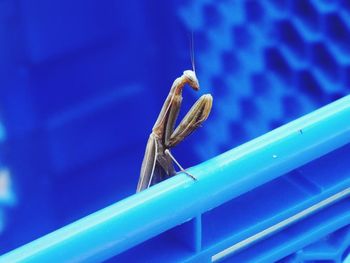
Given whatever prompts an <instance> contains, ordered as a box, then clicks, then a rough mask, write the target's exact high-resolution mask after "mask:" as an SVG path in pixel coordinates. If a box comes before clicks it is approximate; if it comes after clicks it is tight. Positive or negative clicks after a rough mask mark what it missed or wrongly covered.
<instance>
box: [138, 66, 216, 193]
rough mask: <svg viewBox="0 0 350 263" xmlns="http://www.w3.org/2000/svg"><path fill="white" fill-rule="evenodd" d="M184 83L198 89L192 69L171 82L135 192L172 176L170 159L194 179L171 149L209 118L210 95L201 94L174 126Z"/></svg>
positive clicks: (211, 98) (172, 169)
mask: <svg viewBox="0 0 350 263" xmlns="http://www.w3.org/2000/svg"><path fill="white" fill-rule="evenodd" d="M186 84H188V85H189V86H190V87H191V88H192V89H193V90H195V91H198V90H199V82H198V79H197V76H196V73H195V71H194V70H185V71H184V72H183V74H182V76H180V77H179V78H177V79H175V81H174V83H173V85H172V86H171V89H170V92H169V94H168V96H167V98H166V100H165V102H164V104H163V107H162V109H161V111H160V113H159V116H158V118H157V120H156V122H155V124H154V126H153V128H152V133H151V134H150V136H149V139H148V142H147V145H146V151H145V155H144V158H143V161H142V166H141V172H140V178H139V181H138V185H137V189H136V192H140V191H142V190H144V189H146V188H148V187H150V186H152V185H154V184H156V183H158V182H161V181H163V180H165V179H167V178H169V177H171V176H174V175H175V174H176V171H175V168H174V165H173V161H174V162H175V163H176V165H177V166H178V167H179V168H180V170H181V171H182V172H185V173H186V174H187V175H188V176H190V177H191V178H192V179H193V180H197V179H196V177H194V176H193V175H191V174H189V173H188V172H187V171H186V170H185V169H184V168H182V166H181V165H180V164H179V163H178V162H177V161H176V159H175V158H174V156H173V155H172V154H171V152H170V149H171V148H173V147H175V146H176V145H177V144H179V143H180V142H182V141H183V140H184V139H185V138H186V137H187V136H189V135H190V134H191V133H192V132H193V131H195V130H196V129H197V128H198V127H200V126H201V124H202V123H203V122H204V121H205V120H206V119H207V118H208V116H209V113H210V110H211V107H212V103H213V97H212V96H211V95H210V94H205V95H202V96H201V97H200V98H199V99H198V100H197V101H196V103H195V104H194V105H193V106H192V108H191V109H190V110H189V111H188V113H187V114H186V115H185V117H184V118H183V119H182V121H181V122H180V124H179V125H178V126H177V127H176V129H175V122H176V119H177V117H178V115H179V111H180V107H181V102H182V90H183V88H184V87H185V85H186Z"/></svg>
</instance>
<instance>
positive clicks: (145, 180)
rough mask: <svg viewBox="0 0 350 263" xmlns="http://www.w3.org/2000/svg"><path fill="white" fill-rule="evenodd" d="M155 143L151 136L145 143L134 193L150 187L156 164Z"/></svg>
mask: <svg viewBox="0 0 350 263" xmlns="http://www.w3.org/2000/svg"><path fill="white" fill-rule="evenodd" d="M157 151H158V149H157V141H156V139H155V138H154V136H153V135H152V134H151V135H150V136H149V139H148V141H147V146H146V152H145V156H144V157H143V161H142V166H141V172H140V178H139V182H138V184H137V189H136V192H140V191H142V190H144V189H146V188H148V187H149V186H150V185H151V181H152V177H153V174H154V171H155V167H156V162H157V154H158V152H157Z"/></svg>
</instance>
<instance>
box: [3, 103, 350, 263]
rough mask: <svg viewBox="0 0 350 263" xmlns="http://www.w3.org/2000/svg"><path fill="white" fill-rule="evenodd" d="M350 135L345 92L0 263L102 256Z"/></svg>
mask: <svg viewBox="0 0 350 263" xmlns="http://www.w3.org/2000/svg"><path fill="white" fill-rule="evenodd" d="M349 142H350V96H347V97H344V98H342V99H340V100H338V101H336V102H334V103H332V104H329V105H327V106H325V107H323V108H321V109H319V110H317V111H315V112H312V113H310V114H308V115H306V116H304V117H302V118H300V119H298V120H296V121H293V122H291V123H289V124H287V125H284V126H282V127H280V128H278V129H276V130H274V131H272V132H269V133H267V134H265V135H263V136H261V137H259V138H257V139H255V140H252V141H250V142H248V143H246V144H244V145H242V146H240V147H237V148H235V149H233V150H230V151H228V152H226V153H224V154H221V155H219V156H217V157H215V158H213V159H211V160H208V161H206V162H204V163H202V164H199V165H197V166H195V167H192V168H191V169H190V172H191V173H192V174H195V175H196V176H197V178H198V181H196V182H194V181H193V180H192V179H190V178H188V177H187V176H186V175H185V174H180V175H177V176H175V177H173V178H171V179H169V180H166V181H164V182H162V183H160V184H158V185H155V186H153V187H151V188H150V189H147V190H145V191H143V192H141V193H139V194H135V195H133V196H130V197H129V198H126V199H124V200H122V201H120V202H118V203H116V204H114V205H111V206H109V207H107V208H105V209H102V210H100V211H97V212H95V213H93V214H91V215H89V216H87V217H85V218H82V219H80V220H78V221H76V222H74V223H72V224H70V225H67V226H66V227H63V228H61V229H59V230H57V231H54V232H52V233H50V234H48V235H46V236H44V237H42V238H39V239H37V240H35V241H33V242H31V243H29V244H27V245H24V246H22V247H20V248H18V249H16V250H13V251H11V252H9V253H7V254H5V255H3V256H2V257H0V262H45V260H47V259H48V258H52V259H56V260H57V261H59V262H61V261H67V260H71V261H74V260H79V261H81V260H85V261H92V262H94V261H102V260H105V259H108V258H110V257H113V256H114V255H116V254H118V253H120V252H122V251H125V250H127V249H129V248H130V247H133V246H135V245H137V244H139V243H141V242H143V241H145V240H147V239H149V238H151V237H153V236H156V235H158V234H159V233H162V232H164V231H166V230H168V229H170V228H172V227H174V226H176V225H179V224H181V223H183V222H185V221H187V220H189V219H191V218H193V217H195V216H197V215H198V214H201V213H203V212H205V211H207V210H209V209H212V208H214V207H216V206H218V205H220V204H222V203H224V202H226V201H228V200H231V199H232V198H235V197H237V196H238V195H241V194H242V193H244V192H246V191H248V190H250V189H252V188H255V187H257V186H259V185H261V184H264V183H266V182H268V181H270V180H272V179H274V178H276V177H278V176H280V175H282V174H284V173H286V172H288V171H291V170H292V169H295V168H297V167H299V166H301V165H303V164H305V163H307V162H310V161H312V160H314V159H316V158H318V157H320V156H322V155H325V154H327V153H328V152H330V151H332V150H334V149H337V148H339V147H341V146H343V145H346V144H348V143H349Z"/></svg>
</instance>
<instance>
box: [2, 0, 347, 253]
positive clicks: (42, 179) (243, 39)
mask: <svg viewBox="0 0 350 263" xmlns="http://www.w3.org/2000/svg"><path fill="white" fill-rule="evenodd" d="M191 31H193V32H194V42H195V43H194V46H195V56H196V68H197V71H198V78H199V81H200V83H201V86H202V90H201V92H200V93H204V92H210V93H212V95H213V97H214V106H213V110H212V114H211V116H210V118H209V119H208V121H207V122H206V123H205V124H204V125H203V128H202V129H200V130H199V131H197V132H196V133H194V134H193V135H191V137H190V138H188V139H187V140H186V141H185V142H183V143H182V144H181V145H179V147H178V148H177V149H175V151H174V153H175V155H176V156H177V158H178V159H179V160H180V161H181V163H182V164H183V165H184V166H185V167H186V166H191V165H194V164H196V163H198V162H200V161H203V160H205V159H207V158H210V157H212V156H215V155H216V154H218V153H221V152H223V151H225V150H228V149H230V148H232V147H234V146H236V145H238V144H240V143H243V142H244V141H247V140H249V139H251V138H254V137H256V136H258V135H260V134H263V133H265V132H267V131H269V130H271V129H273V128H275V127H277V126H279V125H281V124H283V123H286V122H288V121H290V120H292V119H295V118H297V117H299V116H302V115H303V114H305V113H307V112H310V111H312V110H314V109H316V108H318V107H320V106H322V105H324V104H326V103H329V102H331V101H333V100H335V99H336V98H339V97H342V96H343V95H345V94H348V93H349V90H350V89H349V88H350V77H349V76H350V48H349V47H350V46H349V40H350V39H349V38H350V34H349V33H350V5H349V3H348V1H340V0H339V1H332V3H329V4H326V3H325V1H321V0H320V1H316V0H308V1H305V0H296V1H292V0H291V1H273V0H270V1H262V0H261V1H254V0H248V1H192V2H191V1H160V0H156V1H152V3H149V2H148V3H146V2H145V1H135V0H129V1H123V0H122V1H112V0H106V1H103V2H101V1H96V0H89V1H82V0H76V1H64V0H63V1H44V0H31V1H29V0H14V1H12V0H1V1H0V40H1V41H0V121H1V123H2V125H3V126H4V132H3V133H0V135H1V134H4V135H3V136H2V138H3V139H2V140H0V144H1V145H0V159H1V160H0V161H1V165H2V167H7V168H8V169H9V171H10V173H11V182H12V186H13V187H12V188H13V191H14V193H15V194H16V204H15V205H13V204H12V206H8V205H5V204H4V205H2V204H1V201H0V209H4V210H3V211H2V212H4V216H5V219H6V221H5V223H6V224H5V228H4V229H3V231H2V233H1V234H0V244H1V245H0V253H3V252H5V251H8V250H10V249H12V248H14V247H17V246H19V245H21V244H24V243H27V242H28V241H30V240H33V239H35V238H37V237H40V236H42V235H43V234H45V233H48V232H50V231H52V230H55V229H57V228H59V227H61V226H63V225H65V224H67V223H69V222H72V221H74V220H76V219H78V218H80V217H82V216H85V215H87V214H89V213H91V212H93V211H96V210H98V209H100V208H103V207H105V206H106V205H108V204H111V203H113V202H116V201H118V200H120V199H122V198H124V197H126V196H128V195H131V194H133V193H134V191H135V188H136V184H137V180H138V175H139V169H140V164H141V161H142V158H143V154H144V148H145V144H146V141H147V137H148V135H149V133H150V131H151V128H152V126H153V123H154V121H155V119H156V117H157V113H158V111H159V109H160V107H161V105H162V103H163V101H164V98H165V97H166V95H167V93H168V91H169V88H170V86H171V84H172V82H173V80H174V79H175V78H176V77H178V76H179V75H181V73H182V71H183V70H185V69H190V68H191V62H190V55H189V54H190V45H189V39H190V38H189V36H190V35H191ZM199 95H200V94H196V93H195V92H193V91H191V90H189V89H188V90H184V105H183V108H184V109H188V108H189V107H190V105H191V104H192V103H193V102H194V101H195V100H196V98H198V97H199ZM184 111H185V110H184ZM182 113H183V112H182ZM0 220H1V218H0Z"/></svg>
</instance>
